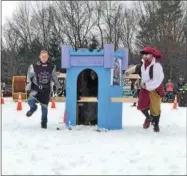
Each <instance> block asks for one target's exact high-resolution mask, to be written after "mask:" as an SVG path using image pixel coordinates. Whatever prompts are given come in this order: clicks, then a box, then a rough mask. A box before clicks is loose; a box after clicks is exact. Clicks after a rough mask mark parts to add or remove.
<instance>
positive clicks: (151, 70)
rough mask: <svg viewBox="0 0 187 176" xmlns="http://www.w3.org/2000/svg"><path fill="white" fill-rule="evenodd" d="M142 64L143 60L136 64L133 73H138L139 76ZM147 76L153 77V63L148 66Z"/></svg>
mask: <svg viewBox="0 0 187 176" xmlns="http://www.w3.org/2000/svg"><path fill="white" fill-rule="evenodd" d="M142 65H143V62H141V63H140V64H138V65H137V66H136V71H135V73H136V74H139V76H140V77H141V67H142ZM149 77H150V79H153V65H151V66H150V69H149Z"/></svg>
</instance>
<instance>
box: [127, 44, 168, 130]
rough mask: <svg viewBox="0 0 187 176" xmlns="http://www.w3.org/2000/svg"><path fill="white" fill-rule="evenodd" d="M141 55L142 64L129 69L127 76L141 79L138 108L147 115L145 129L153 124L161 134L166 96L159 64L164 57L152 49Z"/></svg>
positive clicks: (144, 51) (149, 48)
mask: <svg viewBox="0 0 187 176" xmlns="http://www.w3.org/2000/svg"><path fill="white" fill-rule="evenodd" d="M140 53H141V54H142V60H141V63H140V64H137V65H135V66H133V67H131V68H129V69H128V70H127V71H126V74H133V73H136V74H139V75H140V77H141V83H140V87H141V88H140V91H139V97H138V98H139V99H138V106H137V108H138V110H141V112H142V113H143V114H144V115H145V121H144V124H143V128H144V129H147V128H149V126H150V123H151V122H152V124H153V126H154V128H153V129H154V131H155V132H159V131H160V128H159V121H160V115H161V107H160V106H161V97H163V96H165V92H164V88H163V80H164V72H163V68H162V66H161V64H160V63H159V62H158V60H159V59H161V58H162V55H161V53H160V52H159V51H158V50H155V49H153V48H152V47H145V48H144V49H143V50H142V51H141V52H140ZM149 111H150V113H149Z"/></svg>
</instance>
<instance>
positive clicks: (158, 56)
mask: <svg viewBox="0 0 187 176" xmlns="http://www.w3.org/2000/svg"><path fill="white" fill-rule="evenodd" d="M154 50H155V51H154V53H153V56H154V57H155V58H156V59H162V58H163V55H162V53H161V52H160V51H159V50H158V49H154Z"/></svg>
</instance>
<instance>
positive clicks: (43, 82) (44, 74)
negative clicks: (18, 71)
mask: <svg viewBox="0 0 187 176" xmlns="http://www.w3.org/2000/svg"><path fill="white" fill-rule="evenodd" d="M53 69H54V66H53V64H52V63H50V62H47V63H46V64H43V63H41V62H40V61H38V62H37V63H36V64H34V72H35V75H36V80H37V84H38V85H35V84H32V89H33V90H36V91H37V92H38V94H37V95H36V98H37V99H38V101H39V102H40V103H43V104H48V103H49V99H50V92H51V90H50V89H51V79H52V71H53Z"/></svg>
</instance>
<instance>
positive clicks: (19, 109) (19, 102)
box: [17, 93, 23, 111]
mask: <svg viewBox="0 0 187 176" xmlns="http://www.w3.org/2000/svg"><path fill="white" fill-rule="evenodd" d="M22 109H23V107H22V99H21V94H20V93H19V96H18V104H17V111H21V110H22Z"/></svg>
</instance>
